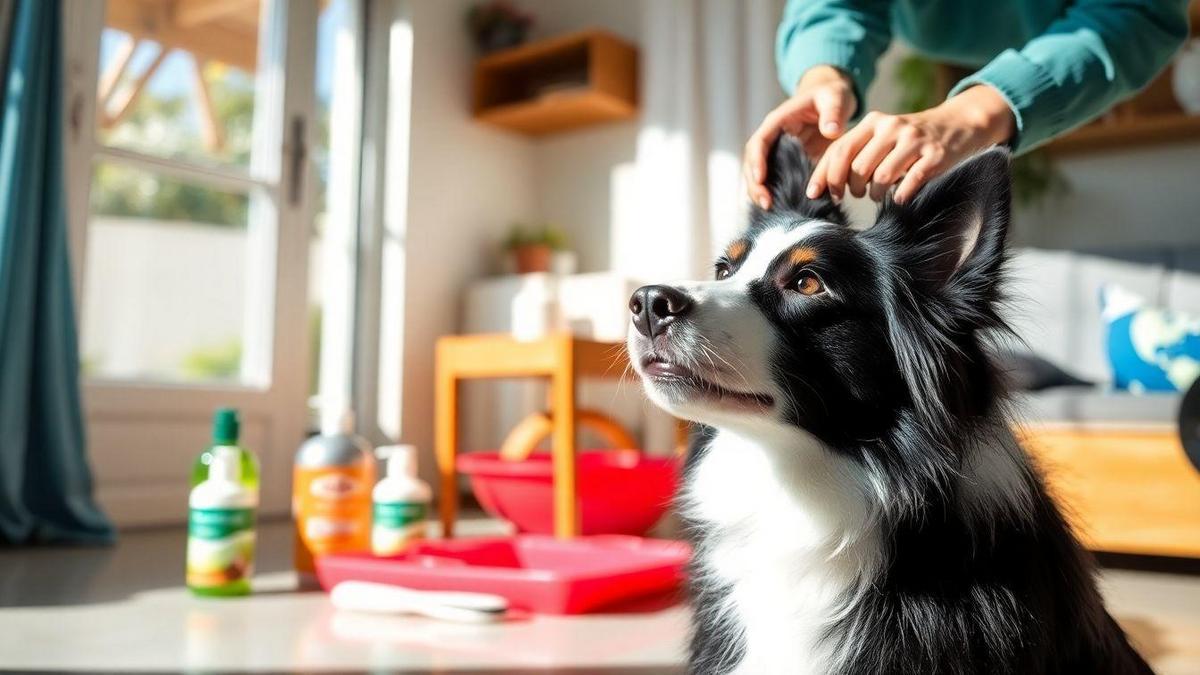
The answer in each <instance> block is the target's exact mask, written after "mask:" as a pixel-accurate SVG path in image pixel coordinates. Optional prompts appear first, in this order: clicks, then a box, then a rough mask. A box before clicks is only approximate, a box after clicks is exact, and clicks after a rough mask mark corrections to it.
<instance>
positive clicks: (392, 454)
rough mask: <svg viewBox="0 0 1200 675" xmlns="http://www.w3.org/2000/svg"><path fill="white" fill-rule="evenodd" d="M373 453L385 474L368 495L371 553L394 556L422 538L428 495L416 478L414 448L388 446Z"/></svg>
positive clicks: (422, 483) (427, 512)
mask: <svg viewBox="0 0 1200 675" xmlns="http://www.w3.org/2000/svg"><path fill="white" fill-rule="evenodd" d="M376 452H377V453H378V455H379V457H380V459H383V460H385V461H386V462H387V470H386V472H385V474H384V477H383V480H381V481H379V482H378V483H377V484H376V485H375V490H374V491H373V492H372V493H371V501H372V503H373V505H372V509H371V516H372V524H371V551H372V552H373V553H374V554H375V555H396V554H399V553H403V552H404V550H405V549H407V548H408V547H409V546H411V545H412V544H413V542H416V541H419V540H421V539H424V538H425V520H426V518H428V516H429V502H430V500H431V498H432V491H431V490H430V489H429V485H428V484H426V483H425V482H424V481H422V480H421V479H420V478H417V449H416V448H415V447H413V446H411V445H389V446H384V447H381V448H379V449H378V450H376Z"/></svg>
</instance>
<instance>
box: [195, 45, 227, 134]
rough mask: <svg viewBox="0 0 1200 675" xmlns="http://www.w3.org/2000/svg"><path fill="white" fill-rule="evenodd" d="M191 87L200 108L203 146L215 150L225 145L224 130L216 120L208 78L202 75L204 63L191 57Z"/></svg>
mask: <svg viewBox="0 0 1200 675" xmlns="http://www.w3.org/2000/svg"><path fill="white" fill-rule="evenodd" d="M192 88H193V90H194V92H195V94H196V103H197V105H198V106H199V108H200V136H201V138H202V139H203V140H204V147H206V148H208V149H209V150H210V151H212V152H217V151H219V150H220V149H221V148H223V147H224V146H225V132H224V129H222V128H221V124H220V122H218V121H217V111H216V107H215V106H213V100H212V91H211V90H210V89H209V87H208V80H207V79H206V78H205V77H204V63H203V62H202V61H200V59H197V58H193V59H192Z"/></svg>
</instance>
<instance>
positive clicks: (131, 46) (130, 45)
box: [96, 37, 141, 110]
mask: <svg viewBox="0 0 1200 675" xmlns="http://www.w3.org/2000/svg"><path fill="white" fill-rule="evenodd" d="M139 44H141V41H140V40H136V39H134V38H132V37H126V38H125V39H124V40H122V41H121V45H120V46H119V47H117V53H116V54H113V58H112V61H111V62H110V63H109V64H108V68H105V69H104V74H103V75H102V76H101V77H100V88H99V90H98V93H97V96H96V106H97V107H98V108H99V109H101V110H104V109H105V108H106V107H108V100H109V99H110V98H112V95H113V92H114V91H115V90H116V88H117V84H118V83H119V82H120V81H121V76H122V75H124V74H125V71H126V69H128V68H129V62H130V61H132V60H133V53H134V52H136V51H137V48H138V45H139Z"/></svg>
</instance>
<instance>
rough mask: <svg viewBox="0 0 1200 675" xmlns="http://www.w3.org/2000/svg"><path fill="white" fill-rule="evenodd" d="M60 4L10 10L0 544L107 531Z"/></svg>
mask: <svg viewBox="0 0 1200 675" xmlns="http://www.w3.org/2000/svg"><path fill="white" fill-rule="evenodd" d="M61 11H62V3H61V0H17V1H16V3H15V6H14V7H13V8H12V15H11V21H10V22H9V30H8V35H7V36H6V37H7V40H3V39H0V45H4V44H7V49H6V51H7V54H6V58H3V59H0V63H3V64H5V68H4V72H3V78H2V81H3V86H4V88H3V100H2V103H0V105H2V106H3V107H2V108H0V542H3V543H6V544H26V543H57V542H84V543H102V542H108V541H111V540H112V538H113V532H112V527H111V525H110V524H109V522H108V520H107V519H106V518H105V517H104V514H103V513H101V511H100V510H99V508H97V506H96V504H95V502H94V501H93V499H92V478H91V473H90V471H89V469H88V465H87V454H86V448H85V441H84V434H83V412H82V408H81V406H80V398H79V352H78V342H77V340H76V332H75V310H74V300H73V299H72V297H71V296H72V292H71V270H70V261H69V259H68V253H67V226H66V212H65V211H64V207H65V204H66V194H65V191H64V189H63V169H64V167H63V156H62V153H63V141H62V133H63V129H62V98H63V74H62V70H63V55H62V38H61V35H60V33H61V30H62V28H61V23H62V22H61Z"/></svg>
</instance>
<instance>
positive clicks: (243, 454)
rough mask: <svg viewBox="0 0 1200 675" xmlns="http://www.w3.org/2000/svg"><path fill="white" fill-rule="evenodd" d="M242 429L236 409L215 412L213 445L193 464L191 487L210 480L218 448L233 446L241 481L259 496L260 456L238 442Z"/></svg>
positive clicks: (222, 409)
mask: <svg viewBox="0 0 1200 675" xmlns="http://www.w3.org/2000/svg"><path fill="white" fill-rule="evenodd" d="M240 430H241V423H240V422H239V420H238V412H237V410H236V409H234V408H217V411H216V412H215V413H213V434H212V445H210V446H208V447H207V448H205V449H204V452H202V453H200V456H199V457H197V458H196V461H195V462H194V463H193V464H192V485H191V487H196V486H197V485H199V484H201V483H203V482H204V481H206V480H208V469H209V467H210V466H212V462H213V457H214V456H215V453H216V450H217V448H225V447H232V448H236V449H237V451H238V457H239V462H240V464H241V467H240V473H241V483H242V485H244V486H245V487H246V489H248V490H250V491H252V492H253V493H254V495H255V497H256V498H257V496H258V457H256V456H255V455H254V453H253V452H250V450H248V449H247V448H246V447H245V446H243V445H242V444H241V443H239V442H238V433H239V432H240Z"/></svg>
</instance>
